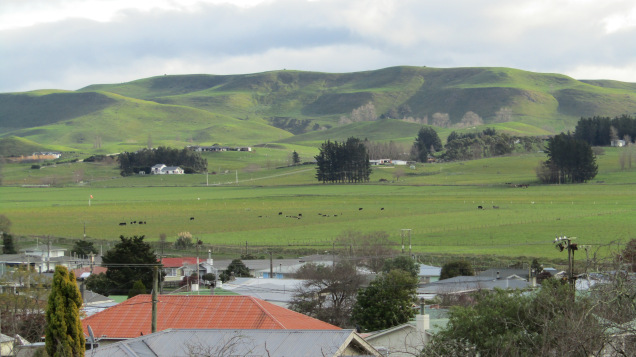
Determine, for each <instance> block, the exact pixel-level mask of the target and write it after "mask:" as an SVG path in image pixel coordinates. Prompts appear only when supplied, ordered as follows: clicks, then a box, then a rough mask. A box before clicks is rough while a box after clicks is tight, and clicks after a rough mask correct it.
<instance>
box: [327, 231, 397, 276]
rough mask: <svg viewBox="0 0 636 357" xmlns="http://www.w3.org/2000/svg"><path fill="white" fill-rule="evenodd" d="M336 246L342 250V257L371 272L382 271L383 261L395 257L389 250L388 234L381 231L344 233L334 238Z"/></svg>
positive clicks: (390, 243) (393, 252) (390, 249)
mask: <svg viewBox="0 0 636 357" xmlns="http://www.w3.org/2000/svg"><path fill="white" fill-rule="evenodd" d="M335 243H336V246H337V247H341V248H342V255H345V256H346V255H349V259H350V260H351V261H353V262H355V263H356V264H358V265H361V266H364V267H367V268H369V269H370V270H371V271H372V272H374V273H378V272H380V271H382V267H383V266H384V261H385V260H386V259H388V258H391V257H393V256H394V255H395V251H394V250H393V249H392V248H391V245H392V242H391V241H390V240H389V234H388V233H387V232H383V231H377V232H369V233H362V232H357V231H346V232H343V233H342V234H340V235H339V236H338V237H337V238H336V242H335Z"/></svg>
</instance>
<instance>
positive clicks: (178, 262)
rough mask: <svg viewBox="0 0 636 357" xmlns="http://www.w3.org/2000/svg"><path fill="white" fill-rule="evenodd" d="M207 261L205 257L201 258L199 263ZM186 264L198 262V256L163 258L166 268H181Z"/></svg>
mask: <svg viewBox="0 0 636 357" xmlns="http://www.w3.org/2000/svg"><path fill="white" fill-rule="evenodd" d="M203 262H205V259H204V258H199V263H203ZM185 264H194V265H196V264H197V257H182V258H163V266H164V267H166V268H179V267H182V266H184V265H185Z"/></svg>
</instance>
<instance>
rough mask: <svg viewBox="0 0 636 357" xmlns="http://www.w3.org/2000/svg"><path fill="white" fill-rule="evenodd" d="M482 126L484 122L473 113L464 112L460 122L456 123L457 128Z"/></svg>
mask: <svg viewBox="0 0 636 357" xmlns="http://www.w3.org/2000/svg"><path fill="white" fill-rule="evenodd" d="M482 124H484V121H483V120H482V119H481V117H480V116H479V115H477V113H475V112H470V111H469V112H466V114H464V116H463V117H462V120H461V121H460V122H459V123H457V125H456V127H458V128H469V127H473V126H478V125H482Z"/></svg>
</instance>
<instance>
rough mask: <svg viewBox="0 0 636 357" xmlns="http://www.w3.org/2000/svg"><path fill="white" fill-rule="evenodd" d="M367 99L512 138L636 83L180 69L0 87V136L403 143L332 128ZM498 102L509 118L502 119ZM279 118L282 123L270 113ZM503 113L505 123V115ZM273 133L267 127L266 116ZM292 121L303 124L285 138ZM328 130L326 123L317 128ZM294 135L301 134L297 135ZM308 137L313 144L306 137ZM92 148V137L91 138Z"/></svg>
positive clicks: (581, 113) (617, 107)
mask: <svg viewBox="0 0 636 357" xmlns="http://www.w3.org/2000/svg"><path fill="white" fill-rule="evenodd" d="M369 102H372V103H373V104H374V106H375V110H376V114H377V115H378V116H383V117H394V116H396V114H395V113H401V114H397V116H399V117H402V116H407V117H413V118H428V119H429V122H431V119H432V116H433V115H434V114H435V113H447V114H448V115H449V118H450V121H451V127H449V128H441V129H440V135H441V136H444V133H445V132H446V131H450V130H453V128H454V127H453V125H455V124H457V123H459V122H460V121H461V119H462V117H463V116H464V114H465V113H466V112H468V111H472V112H474V113H476V114H478V115H479V116H480V117H481V118H482V119H483V120H484V122H485V123H486V124H488V125H496V126H497V127H498V128H509V129H510V130H511V131H512V132H514V133H515V134H516V135H537V134H538V135H545V134H550V133H558V132H561V131H565V130H573V129H574V126H575V124H576V121H577V120H578V119H579V118H580V117H591V116H596V115H599V116H610V117H613V116H618V115H622V114H630V115H633V114H635V113H636V84H634V83H623V82H617V81H601V80H598V81H591V80H587V81H578V80H575V79H573V78H570V77H567V76H564V75H560V74H550V73H534V72H528V71H522V70H518V69H512V68H498V67H493V68H476V67H475V68H429V67H408V66H401V67H391V68H384V69H380V70H374V71H364V72H354V73H319V72H304V71H287V70H283V71H271V72H263V73H254V74H244V75H224V76H220V75H208V74H193V75H177V76H165V75H164V76H157V77H152V78H144V79H139V80H136V81H132V82H128V83H119V84H99V85H91V86H88V87H86V88H83V89H81V90H79V91H76V92H62V91H36V92H29V93H8V94H2V95H0V137H2V136H8V135H18V136H21V137H24V138H27V139H29V140H33V141H36V142H38V143H41V144H45V145H65V146H70V147H73V148H81V149H82V150H91V149H92V147H93V145H94V144H96V143H95V142H96V141H98V140H97V139H96V138H101V142H102V149H105V146H107V147H108V150H114V149H116V148H117V147H118V146H121V147H139V146H140V145H141V146H145V145H146V142H147V140H148V137H149V136H151V137H152V140H153V142H154V143H155V145H160V144H163V145H181V144H184V143H190V142H191V143H203V144H205V143H215V142H218V143H221V144H225V143H227V144H231V143H232V144H233V143H236V144H243V145H247V144H249V145H253V144H254V143H265V142H271V141H277V140H283V139H285V140H287V141H289V142H292V141H294V142H297V143H301V142H303V143H304V142H306V143H308V144H310V145H315V142H316V141H323V140H324V139H325V138H329V139H340V140H342V139H343V138H346V137H348V136H357V137H368V138H369V139H372V140H384V141H387V140H398V141H399V140H407V139H406V138H409V139H408V140H410V138H411V137H413V136H414V134H415V133H416V132H417V130H414V129H415V126H414V125H411V124H410V123H404V124H399V123H397V122H395V121H391V122H389V123H391V124H390V125H389V127H386V125H387V123H385V122H382V121H381V120H380V121H378V122H376V123H374V124H368V123H356V125H354V126H348V125H345V126H342V125H341V124H339V119H340V117H341V116H346V115H350V114H351V111H352V110H353V109H355V108H358V107H360V106H362V105H365V104H366V103H369ZM502 108H506V109H507V110H509V112H510V115H509V116H508V117H507V118H502V117H501V116H500V115H498V112H500V110H501V109H502ZM279 119H282V120H279ZM502 119H503V120H502ZM275 120H277V121H276V125H278V126H279V127H280V128H281V129H286V130H281V129H276V128H273V124H274V121H275ZM291 120H299V121H301V120H305V121H306V122H305V124H306V126H305V129H301V131H300V132H302V130H305V131H306V132H307V131H309V132H312V133H305V134H304V135H303V136H301V137H299V138H296V139H293V140H292V139H287V138H289V137H290V136H292V134H290V133H289V131H292V130H293V128H290V127H288V126H286V125H287V124H281V122H283V123H288V122H289V121H291ZM324 129H329V130H324ZM294 132H295V133H296V132H299V131H298V130H296V131H294ZM312 142H313V144H312ZM95 146H99V145H95Z"/></svg>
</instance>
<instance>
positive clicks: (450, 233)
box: [0, 174, 636, 258]
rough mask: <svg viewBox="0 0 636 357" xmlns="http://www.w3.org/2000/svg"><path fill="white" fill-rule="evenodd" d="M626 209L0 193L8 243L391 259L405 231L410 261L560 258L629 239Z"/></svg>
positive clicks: (175, 192) (579, 191) (440, 193)
mask: <svg viewBox="0 0 636 357" xmlns="http://www.w3.org/2000/svg"><path fill="white" fill-rule="evenodd" d="M632 176H633V174H632ZM91 195H92V196H93V198H92V199H90V206H89V198H90V196H91ZM635 198H636V195H634V185H633V184H629V183H617V184H606V183H597V182H594V183H588V184H580V185H561V186H557V185H554V186H552V185H530V186H529V187H528V188H518V187H512V186H511V185H506V184H497V185H495V184H491V185H475V184H473V185H457V184H455V185H442V184H439V185H429V186H417V185H404V186H402V185H397V184H396V185H391V184H364V185H322V184H313V185H307V184H305V185H297V186H293V185H285V186H263V187H254V186H249V187H246V186H239V187H226V186H209V187H205V186H203V187H201V186H199V187H102V188H100V187H61V188H55V187H51V188H26V187H0V212H2V214H4V215H6V216H7V217H8V218H9V219H10V220H11V221H12V223H13V225H12V232H14V233H16V234H20V235H27V236H28V235H33V236H44V235H52V236H56V237H67V238H81V237H82V235H83V232H84V227H85V229H86V234H87V236H88V237H90V238H94V239H99V240H115V239H117V237H118V236H119V235H125V236H132V235H145V236H146V237H148V239H149V240H150V241H155V240H158V237H159V235H160V234H162V233H165V234H166V235H167V237H168V241H174V240H175V239H176V237H177V234H178V233H179V232H183V231H188V232H190V233H192V234H193V236H195V237H198V238H199V239H201V240H202V241H203V242H204V243H206V244H210V245H216V246H244V245H245V242H248V244H249V245H250V246H279V247H313V248H316V249H322V248H323V247H324V249H325V250H330V248H331V246H332V243H333V241H334V240H335V239H336V238H337V237H338V236H339V235H341V234H342V233H343V232H346V231H359V232H363V233H366V232H375V231H385V232H387V233H388V234H389V236H390V239H391V241H392V242H393V243H394V245H395V246H394V247H395V249H397V250H399V249H401V245H402V239H403V234H402V230H403V229H410V230H411V231H410V232H411V236H410V240H411V249H412V251H413V252H415V253H450V254H461V255H471V254H475V255H483V254H492V255H501V256H510V257H516V256H531V257H546V258H562V257H563V254H564V253H559V252H558V251H557V250H556V249H554V247H553V244H552V243H551V242H552V240H553V239H554V237H555V235H567V236H570V237H577V242H578V243H579V244H580V245H589V246H590V247H598V246H599V245H602V244H604V243H608V242H610V241H615V240H622V241H624V242H625V241H627V240H629V239H631V238H633V237H635V234H636V225H635V223H634V222H636V219H635V218H636V215H635V213H636V212H635V211H636V202H635ZM478 206H482V207H483V209H479V208H478ZM140 221H141V222H145V224H139V222H140ZM131 222H137V223H132V224H131ZM122 223H126V224H125V225H120V224H122ZM406 240H407V241H406V242H405V244H406V246H405V249H406V250H408V249H409V247H408V238H406ZM580 254H585V253H580Z"/></svg>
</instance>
